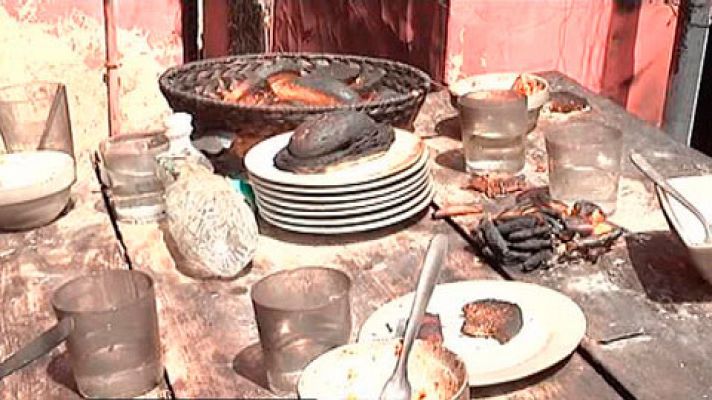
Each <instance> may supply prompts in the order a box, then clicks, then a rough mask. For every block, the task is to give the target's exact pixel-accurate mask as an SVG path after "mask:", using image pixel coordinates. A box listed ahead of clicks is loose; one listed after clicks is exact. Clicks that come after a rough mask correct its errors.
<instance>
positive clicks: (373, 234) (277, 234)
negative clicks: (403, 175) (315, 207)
mask: <svg viewBox="0 0 712 400" xmlns="http://www.w3.org/2000/svg"><path fill="white" fill-rule="evenodd" d="M431 212H432V209H431V208H430V206H428V207H427V208H425V209H423V210H422V211H420V212H419V213H417V214H416V215H414V216H412V217H410V218H408V219H406V220H404V221H402V222H399V223H397V224H394V225H390V226H387V227H385V228H381V229H375V230H372V231H367V232H356V233H344V234H338V235H316V234H307V233H297V232H291V231H287V230H284V229H281V228H279V227H276V226H274V225H272V224H270V223H269V222H267V221H265V220H264V219H262V218H258V221H259V226H260V234H263V235H266V236H269V237H273V238H277V239H279V240H282V241H285V242H289V243H294V244H308V245H319V246H343V245H346V244H350V243H359V242H364V241H368V240H376V239H381V238H383V237H386V236H390V235H393V234H395V233H398V232H400V231H402V230H405V229H408V228H409V227H411V226H413V225H416V224H417V223H419V222H420V221H421V220H422V219H423V218H430V217H429V214H430V213H431ZM315 237H318V238H319V239H318V240H315Z"/></svg>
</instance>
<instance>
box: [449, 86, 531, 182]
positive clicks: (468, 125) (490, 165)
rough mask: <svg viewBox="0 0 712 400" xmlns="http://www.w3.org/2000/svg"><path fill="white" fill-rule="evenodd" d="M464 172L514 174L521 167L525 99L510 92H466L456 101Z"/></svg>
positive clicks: (525, 120)
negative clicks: (458, 112) (465, 170)
mask: <svg viewBox="0 0 712 400" xmlns="http://www.w3.org/2000/svg"><path fill="white" fill-rule="evenodd" d="M458 105H459V111H460V131H461V133H462V145H463V148H464V153H465V167H466V169H467V171H468V172H474V173H488V172H506V173H516V172H519V171H520V170H521V169H522V168H524V136H525V135H526V133H527V130H528V122H527V98H526V96H524V95H522V94H520V93H517V92H515V91H512V90H490V91H476V92H471V93H467V94H465V95H463V96H461V97H460V98H459V99H458Z"/></svg>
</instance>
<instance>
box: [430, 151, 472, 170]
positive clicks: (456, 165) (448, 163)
mask: <svg viewBox="0 0 712 400" xmlns="http://www.w3.org/2000/svg"><path fill="white" fill-rule="evenodd" d="M435 162H436V163H437V164H438V165H440V166H441V167H445V168H448V169H451V170H454V171H457V172H465V155H464V154H463V152H462V149H452V150H448V151H445V152H443V153H440V154H438V155H437V156H436V157H435Z"/></svg>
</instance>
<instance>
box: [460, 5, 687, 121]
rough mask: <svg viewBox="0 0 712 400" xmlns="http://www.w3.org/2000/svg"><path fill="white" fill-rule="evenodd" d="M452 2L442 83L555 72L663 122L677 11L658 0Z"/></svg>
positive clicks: (644, 116) (636, 111)
mask: <svg viewBox="0 0 712 400" xmlns="http://www.w3.org/2000/svg"><path fill="white" fill-rule="evenodd" d="M619 3H620V2H619V1H614V0H536V1H525V0H451V2H450V20H449V24H448V47H447V53H446V58H447V62H446V66H447V67H446V80H447V81H448V82H452V81H454V80H456V79H458V78H461V77H463V76H467V75H471V74H479V73H487V72H505V71H541V70H552V69H553V70H559V71H561V72H563V73H565V74H567V75H569V76H571V77H572V78H574V79H576V80H577V81H579V82H580V83H582V84H583V85H585V86H587V87H588V88H590V89H592V90H594V91H596V92H600V93H602V94H604V95H607V96H609V97H611V98H613V99H614V100H616V101H617V102H619V103H620V104H622V105H624V106H626V107H627V109H628V110H629V111H631V112H632V113H634V114H636V115H638V116H639V117H641V118H643V119H646V120H648V121H650V122H653V123H658V122H659V121H660V120H661V118H662V110H663V105H664V102H665V93H666V90H667V82H668V70H669V66H670V59H671V56H672V48H673V44H674V38H675V27H676V16H675V12H676V10H675V9H674V8H672V7H671V6H669V5H667V4H666V2H665V1H663V0H650V1H643V2H642V5H641V7H640V8H633V9H626V8H625V7H621V6H619V5H618V4H619Z"/></svg>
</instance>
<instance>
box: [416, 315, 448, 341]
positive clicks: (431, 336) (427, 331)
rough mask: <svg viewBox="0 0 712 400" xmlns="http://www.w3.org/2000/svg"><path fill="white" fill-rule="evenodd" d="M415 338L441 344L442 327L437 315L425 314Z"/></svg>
mask: <svg viewBox="0 0 712 400" xmlns="http://www.w3.org/2000/svg"><path fill="white" fill-rule="evenodd" d="M417 338H418V339H421V340H425V341H428V342H431V343H442V342H443V327H442V324H441V323H440V316H439V315H438V314H430V313H425V315H424V316H423V321H422V323H421V324H420V330H419V331H418V337H417Z"/></svg>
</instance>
